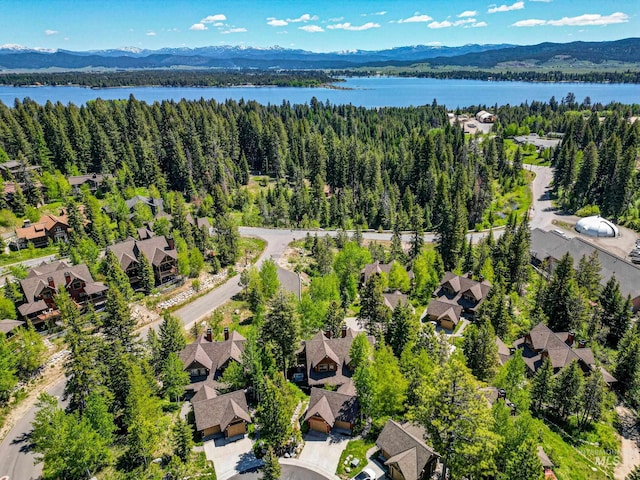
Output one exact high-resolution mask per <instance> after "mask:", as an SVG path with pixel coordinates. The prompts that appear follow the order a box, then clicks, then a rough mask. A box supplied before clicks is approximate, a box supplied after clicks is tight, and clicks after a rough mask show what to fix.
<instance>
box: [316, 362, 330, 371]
mask: <svg viewBox="0 0 640 480" xmlns="http://www.w3.org/2000/svg"><path fill="white" fill-rule="evenodd" d="M328 370H329V365H327V364H326V363H321V364H320V365H318V371H319V372H326V371H328Z"/></svg>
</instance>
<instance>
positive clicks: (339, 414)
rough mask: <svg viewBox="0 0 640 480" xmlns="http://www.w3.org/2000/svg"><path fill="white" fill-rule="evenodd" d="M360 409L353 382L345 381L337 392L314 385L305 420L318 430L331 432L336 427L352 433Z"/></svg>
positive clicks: (312, 428)
mask: <svg viewBox="0 0 640 480" xmlns="http://www.w3.org/2000/svg"><path fill="white" fill-rule="evenodd" d="M358 410H359V405H358V399H357V397H356V395H355V388H354V387H353V382H349V383H345V384H344V385H342V386H341V387H340V388H339V389H338V390H337V391H335V392H332V391H329V390H324V389H322V388H315V387H313V388H312V389H311V398H310V399H309V408H307V413H306V414H305V417H304V420H305V421H306V422H307V424H308V425H309V429H310V430H314V431H317V432H322V433H329V432H331V431H332V430H333V429H336V430H342V431H346V432H348V433H351V432H352V431H353V427H354V426H355V422H356V420H357V418H358Z"/></svg>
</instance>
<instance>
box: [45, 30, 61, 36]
mask: <svg viewBox="0 0 640 480" xmlns="http://www.w3.org/2000/svg"><path fill="white" fill-rule="evenodd" d="M58 33H60V32H58V31H57V30H49V29H47V30H45V31H44V34H45V35H57V34H58Z"/></svg>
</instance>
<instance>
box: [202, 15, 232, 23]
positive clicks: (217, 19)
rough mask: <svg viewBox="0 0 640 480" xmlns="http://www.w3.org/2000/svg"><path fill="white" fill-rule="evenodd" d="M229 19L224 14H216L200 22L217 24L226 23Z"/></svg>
mask: <svg viewBox="0 0 640 480" xmlns="http://www.w3.org/2000/svg"><path fill="white" fill-rule="evenodd" d="M226 19H227V17H226V15H224V14H222V13H216V14H215V15H208V16H206V17H204V18H203V19H202V20H200V23H215V22H224V21H225V20H226Z"/></svg>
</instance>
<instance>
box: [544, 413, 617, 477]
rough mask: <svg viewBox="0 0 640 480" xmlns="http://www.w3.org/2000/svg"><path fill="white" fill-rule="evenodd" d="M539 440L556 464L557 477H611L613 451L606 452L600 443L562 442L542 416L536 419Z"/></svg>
mask: <svg viewBox="0 0 640 480" xmlns="http://www.w3.org/2000/svg"><path fill="white" fill-rule="evenodd" d="M535 422H536V423H537V424H538V426H537V428H536V430H538V431H539V432H540V433H539V438H540V443H541V445H542V447H543V448H544V450H545V452H546V453H547V455H549V457H550V458H551V461H552V462H553V463H554V465H555V466H556V467H555V468H554V469H553V471H554V472H555V474H556V476H557V477H558V480H605V479H607V478H613V469H614V468H615V465H616V463H617V461H618V457H617V455H612V454H610V453H608V451H607V450H605V449H604V448H602V447H596V446H590V445H584V444H583V445H580V446H578V447H574V446H572V445H570V444H569V443H567V442H565V441H564V440H563V438H562V436H561V435H560V434H559V433H556V432H554V431H553V430H551V428H549V426H547V425H546V424H545V423H544V422H543V421H542V420H539V419H536V420H535Z"/></svg>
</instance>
